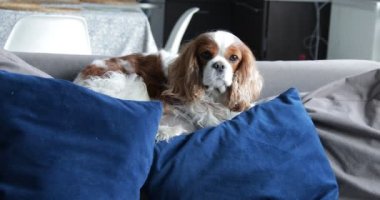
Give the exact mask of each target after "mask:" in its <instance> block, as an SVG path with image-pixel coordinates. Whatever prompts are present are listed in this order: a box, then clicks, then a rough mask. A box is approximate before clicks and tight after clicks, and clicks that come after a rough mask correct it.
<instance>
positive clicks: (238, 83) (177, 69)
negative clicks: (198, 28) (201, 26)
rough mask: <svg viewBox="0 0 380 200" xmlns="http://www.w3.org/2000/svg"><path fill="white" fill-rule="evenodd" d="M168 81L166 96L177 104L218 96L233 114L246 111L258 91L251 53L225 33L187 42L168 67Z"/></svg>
mask: <svg viewBox="0 0 380 200" xmlns="http://www.w3.org/2000/svg"><path fill="white" fill-rule="evenodd" d="M168 80H169V90H168V91H170V92H169V93H170V95H172V96H174V97H175V98H177V99H179V100H181V101H185V102H192V101H196V100H198V99H200V98H202V96H203V95H213V96H217V97H218V96H219V97H223V98H222V100H221V101H222V102H221V103H223V104H225V105H226V106H227V107H228V108H230V109H231V110H233V111H243V110H245V109H247V108H248V107H249V106H250V104H251V103H252V101H254V100H256V99H257V98H258V97H259V95H260V91H261V88H262V78H261V75H260V73H259V72H258V70H257V68H256V65H255V58H254V56H253V54H252V52H251V50H250V49H249V48H248V47H247V46H246V45H245V44H244V43H243V42H242V41H241V40H240V39H239V38H237V37H236V36H235V35H233V34H231V33H229V32H226V31H215V32H207V33H204V34H201V35H199V36H198V37H196V38H195V39H194V40H192V41H190V42H189V43H187V44H186V45H185V46H184V47H183V48H182V50H181V52H180V54H179V56H178V58H177V59H176V60H175V61H174V62H173V63H172V65H171V66H170V67H169V73H168Z"/></svg>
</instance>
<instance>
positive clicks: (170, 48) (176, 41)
mask: <svg viewBox="0 0 380 200" xmlns="http://www.w3.org/2000/svg"><path fill="white" fill-rule="evenodd" d="M198 11H199V8H197V7H193V8H189V9H188V10H186V11H185V12H184V13H183V14H182V15H181V16H180V18H179V19H178V20H177V22H176V23H175V25H174V27H173V29H172V31H171V32H170V35H169V38H168V41H167V42H166V44H165V47H164V50H166V51H167V52H169V53H172V54H177V53H178V50H179V46H180V45H181V41H182V38H183V35H184V34H185V31H186V29H187V26H188V25H189V23H190V21H191V18H192V17H193V15H194V14H195V13H196V12H198Z"/></svg>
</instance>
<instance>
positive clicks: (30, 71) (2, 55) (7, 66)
mask: <svg viewBox="0 0 380 200" xmlns="http://www.w3.org/2000/svg"><path fill="white" fill-rule="evenodd" d="M0 70H4V71H8V72H14V73H19V74H26V75H34V76H40V77H45V78H52V77H51V76H50V75H49V74H47V73H45V72H43V71H41V70H39V69H37V68H35V67H33V66H31V65H29V64H28V63H26V62H25V61H24V60H22V59H21V58H19V57H18V56H17V55H15V54H13V53H11V52H8V51H5V50H3V49H0Z"/></svg>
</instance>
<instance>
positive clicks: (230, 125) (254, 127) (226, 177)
mask: <svg viewBox="0 0 380 200" xmlns="http://www.w3.org/2000/svg"><path fill="white" fill-rule="evenodd" d="M145 190H146V192H147V193H148V196H150V197H151V198H152V199H155V200H160V199H165V200H171V199H173V200H174V199H175V200H178V199H197V200H200V199H206V200H213V199H218V200H220V199H289V200H290V199H291V200H294V199H298V200H313V199H315V200H321V199H324V200H327V199H328V200H330V199H337V198H338V189H337V183H336V179H335V176H334V174H333V172H332V169H331V167H330V165H329V162H328V160H327V157H326V155H325V153H324V150H323V148H322V145H321V143H320V141H319V137H318V135H317V133H316V129H315V127H314V125H313V123H312V121H311V119H310V117H309V116H308V114H307V113H306V111H305V109H304V107H303V105H302V103H301V101H300V99H299V96H298V92H297V91H296V90H295V89H290V90H289V91H287V92H285V93H284V94H282V95H280V96H279V97H277V98H275V99H274V100H271V101H269V102H266V103H262V104H259V105H257V106H255V107H253V108H252V109H250V110H248V111H246V112H244V113H242V114H240V115H239V116H237V117H235V118H234V119H232V120H230V121H227V122H225V123H222V124H221V125H219V126H217V127H212V128H206V129H202V130H199V131H197V132H195V133H193V134H191V135H189V136H182V137H177V138H174V139H173V140H171V141H170V142H169V143H167V142H161V143H159V144H157V145H156V147H155V159H154V162H153V166H152V169H151V172H150V175H149V178H148V181H147V183H146V185H145Z"/></svg>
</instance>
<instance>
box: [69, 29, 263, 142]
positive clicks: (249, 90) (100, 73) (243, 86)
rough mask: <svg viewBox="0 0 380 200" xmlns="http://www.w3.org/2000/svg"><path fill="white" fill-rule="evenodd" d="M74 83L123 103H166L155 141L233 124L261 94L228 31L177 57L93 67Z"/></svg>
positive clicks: (135, 58) (245, 53) (137, 57)
mask: <svg viewBox="0 0 380 200" xmlns="http://www.w3.org/2000/svg"><path fill="white" fill-rule="evenodd" d="M74 82H75V83H77V84H79V85H82V86H85V87H88V88H90V89H93V90H95V91H98V92H101V93H104V94H108V95H111V96H114V97H117V98H121V99H133V100H148V99H156V100H160V101H162V102H163V103H164V105H165V111H164V115H163V117H162V120H161V124H160V127H159V133H158V134H157V140H168V139H170V138H171V137H173V136H176V135H180V134H184V133H190V132H193V131H195V130H197V129H199V128H203V127H208V126H215V125H218V124H219V123H221V122H222V121H224V120H228V119H231V118H232V117H234V116H235V115H236V114H237V113H239V112H242V111H244V110H247V109H248V108H250V107H251V105H252V103H253V102H254V101H255V100H256V99H257V98H258V97H259V95H260V91H261V88H262V78H261V75H260V73H259V72H258V70H257V68H256V65H255V58H254V56H253V54H252V52H251V51H250V49H249V48H248V47H247V46H246V45H245V44H244V43H243V42H242V41H241V40H240V39H239V38H237V37H236V36H234V35H233V34H231V33H229V32H225V31H215V32H207V33H204V34H201V35H199V36H198V37H196V38H195V39H194V40H192V41H190V42H189V43H187V44H185V46H184V47H183V48H182V50H181V52H180V53H179V55H174V56H173V55H169V54H167V53H166V52H164V51H161V52H159V53H157V54H151V55H143V54H132V55H127V56H123V57H118V58H111V59H106V60H97V61H94V62H93V63H92V64H91V65H89V66H87V67H86V68H84V69H83V70H82V71H81V73H80V74H79V75H78V76H77V78H76V79H75V80H74ZM147 94H148V96H149V97H148V96H147Z"/></svg>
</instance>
